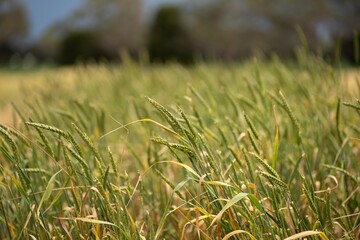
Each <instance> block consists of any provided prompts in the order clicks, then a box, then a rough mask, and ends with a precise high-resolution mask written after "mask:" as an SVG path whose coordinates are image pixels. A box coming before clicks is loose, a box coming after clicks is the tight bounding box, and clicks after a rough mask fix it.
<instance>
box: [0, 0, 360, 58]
mask: <svg viewBox="0 0 360 240" xmlns="http://www.w3.org/2000/svg"><path fill="white" fill-rule="evenodd" d="M358 12H360V2H359V1H357V0H347V1H342V0H319V1H312V0H303V1H286V0H274V1H272V3H271V4H269V3H268V2H267V1H264V0H259V1H250V0H242V1H239V0H227V1H221V0H203V1H190V0H185V1H183V2H182V3H180V4H178V5H165V6H161V7H160V8H158V9H157V10H156V11H149V10H148V8H146V7H145V3H144V2H143V1H142V0H121V1H120V0H107V1H105V0H86V1H85V2H84V6H83V7H81V8H80V9H78V10H76V11H75V12H73V13H72V14H71V15H69V16H68V17H67V18H66V19H64V20H63V21H61V22H58V23H56V24H54V25H53V26H52V27H50V28H49V29H48V30H47V31H46V32H45V33H44V34H43V36H42V37H41V38H40V39H39V40H38V41H37V42H35V43H33V44H32V45H30V46H27V45H26V44H25V43H23V42H22V40H23V39H24V36H26V33H27V32H28V28H29V22H28V18H27V14H26V9H25V8H24V7H23V6H22V4H21V2H20V1H19V0H11V1H10V0H5V1H3V2H2V3H0V30H1V31H0V62H1V63H5V62H7V61H9V59H11V57H12V56H13V55H14V53H16V52H20V53H23V54H24V53H26V52H31V53H32V54H34V55H35V57H36V59H38V60H39V61H43V62H54V63H57V64H73V63H76V62H77V61H102V60H106V61H113V60H119V56H120V54H121V53H122V52H127V53H129V54H130V55H131V56H132V57H135V58H136V57H137V56H138V55H139V53H142V52H144V51H146V52H148V55H149V59H150V60H151V61H153V62H168V61H177V62H181V63H185V64H188V63H191V62H193V61H194V59H196V58H201V59H204V60H206V59H214V60H225V61H233V60H241V59H244V58H247V57H249V56H253V55H254V54H261V55H262V56H264V57H270V56H271V55H272V54H276V55H278V56H279V57H282V58H292V57H293V56H294V52H295V51H294V50H295V49H296V48H297V47H299V46H303V47H306V48H307V49H308V50H310V51H312V52H314V53H316V54H321V55H322V56H325V57H327V58H329V59H334V58H340V57H342V58H344V59H347V60H348V61H350V62H359V59H358V58H359V56H358V54H356V53H358V51H359V50H358V48H359V34H358V31H359V30H360V15H359V14H358ZM24 46H26V47H24ZM339 53H341V54H339Z"/></svg>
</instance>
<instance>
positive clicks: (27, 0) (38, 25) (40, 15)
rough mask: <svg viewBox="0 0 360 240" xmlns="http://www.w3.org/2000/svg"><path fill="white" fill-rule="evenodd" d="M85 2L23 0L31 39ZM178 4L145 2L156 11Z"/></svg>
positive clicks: (75, 0)
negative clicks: (162, 7) (166, 4)
mask: <svg viewBox="0 0 360 240" xmlns="http://www.w3.org/2000/svg"><path fill="white" fill-rule="evenodd" d="M84 1H85V0H61V1H58V0H21V2H22V3H23V4H24V6H25V7H26V10H27V14H28V18H29V20H30V29H29V36H28V37H29V39H30V40H36V39H37V38H39V37H40V36H41V35H42V33H43V32H44V31H45V30H46V29H47V28H48V27H50V26H51V25H52V24H54V23H56V22H57V21H61V20H62V19H64V18H65V17H67V16H69V15H70V14H71V13H72V12H73V11H74V10H75V9H77V8H79V7H81V5H82V4H83V3H84ZM172 2H173V3H176V2H180V0H144V4H145V7H147V8H151V9H156V7H158V6H159V5H160V4H163V3H172Z"/></svg>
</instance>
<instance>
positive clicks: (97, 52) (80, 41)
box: [58, 32, 106, 65]
mask: <svg viewBox="0 0 360 240" xmlns="http://www.w3.org/2000/svg"><path fill="white" fill-rule="evenodd" d="M104 58H106V53H105V51H104V50H103V49H102V48H101V47H100V44H99V42H98V40H97V38H96V36H95V35H94V34H93V33H91V32H70V33H68V34H67V35H66V36H65V37H64V38H63V40H62V41H61V42H60V46H59V53H58V63H59V64H63V65H70V64H74V63H76V62H78V61H80V62H88V61H99V60H101V59H104Z"/></svg>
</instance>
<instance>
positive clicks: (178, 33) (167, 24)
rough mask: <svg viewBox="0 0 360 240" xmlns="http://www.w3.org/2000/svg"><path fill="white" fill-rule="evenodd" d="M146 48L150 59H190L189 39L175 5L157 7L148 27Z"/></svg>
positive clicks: (185, 60)
mask: <svg viewBox="0 0 360 240" xmlns="http://www.w3.org/2000/svg"><path fill="white" fill-rule="evenodd" d="M148 50H149V54H150V59H151V60H152V61H160V62H166V61H169V60H177V61H179V62H181V63H190V62H191V61H192V53H191V47H190V41H189V38H188V36H187V34H186V31H185V28H184V25H183V24H182V22H181V16H180V11H179V10H178V9H177V8H176V7H173V6H164V7H161V8H160V9H159V11H158V13H157V14H156V17H155V20H154V24H153V25H152V27H151V29H150V34H149V40H148Z"/></svg>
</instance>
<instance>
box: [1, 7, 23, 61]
mask: <svg viewBox="0 0 360 240" xmlns="http://www.w3.org/2000/svg"><path fill="white" fill-rule="evenodd" d="M28 25H29V24H28V19H27V15H26V10H25V8H24V6H23V5H22V3H21V2H20V1H18V0H2V1H0V64H3V63H7V62H8V61H9V59H10V58H11V56H12V55H13V54H15V53H17V52H19V51H20V50H19V46H21V43H22V40H23V39H24V38H25V36H26V34H27V31H28Z"/></svg>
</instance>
